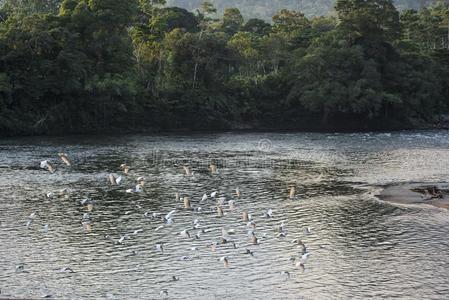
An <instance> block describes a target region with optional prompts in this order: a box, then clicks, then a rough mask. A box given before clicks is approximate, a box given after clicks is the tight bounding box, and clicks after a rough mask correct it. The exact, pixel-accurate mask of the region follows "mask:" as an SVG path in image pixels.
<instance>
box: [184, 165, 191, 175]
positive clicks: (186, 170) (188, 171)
mask: <svg viewBox="0 0 449 300" xmlns="http://www.w3.org/2000/svg"><path fill="white" fill-rule="evenodd" d="M182 168H183V169H184V173H185V175H186V176H189V175H190V174H191V173H190V168H189V167H188V166H183V167H182Z"/></svg>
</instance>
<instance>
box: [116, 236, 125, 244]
mask: <svg viewBox="0 0 449 300" xmlns="http://www.w3.org/2000/svg"><path fill="white" fill-rule="evenodd" d="M125 239H126V235H122V236H121V237H120V239H119V240H118V243H119V244H123V242H124V241H125Z"/></svg>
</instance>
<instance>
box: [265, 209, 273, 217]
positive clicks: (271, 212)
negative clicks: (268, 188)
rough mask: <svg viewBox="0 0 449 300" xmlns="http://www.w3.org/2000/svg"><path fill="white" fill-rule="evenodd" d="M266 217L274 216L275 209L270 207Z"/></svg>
mask: <svg viewBox="0 0 449 300" xmlns="http://www.w3.org/2000/svg"><path fill="white" fill-rule="evenodd" d="M265 217H266V218H272V217H273V210H272V209H269V210H268V211H267V212H266V213H265Z"/></svg>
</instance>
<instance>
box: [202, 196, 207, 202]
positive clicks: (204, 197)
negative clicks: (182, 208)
mask: <svg viewBox="0 0 449 300" xmlns="http://www.w3.org/2000/svg"><path fill="white" fill-rule="evenodd" d="M205 200H207V194H204V195H203V197H202V198H201V202H203V201H205Z"/></svg>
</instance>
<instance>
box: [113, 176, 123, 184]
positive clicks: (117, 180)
mask: <svg viewBox="0 0 449 300" xmlns="http://www.w3.org/2000/svg"><path fill="white" fill-rule="evenodd" d="M122 180H123V177H122V176H119V177H117V178H116V179H115V184H116V185H120V183H121V182H122Z"/></svg>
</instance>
